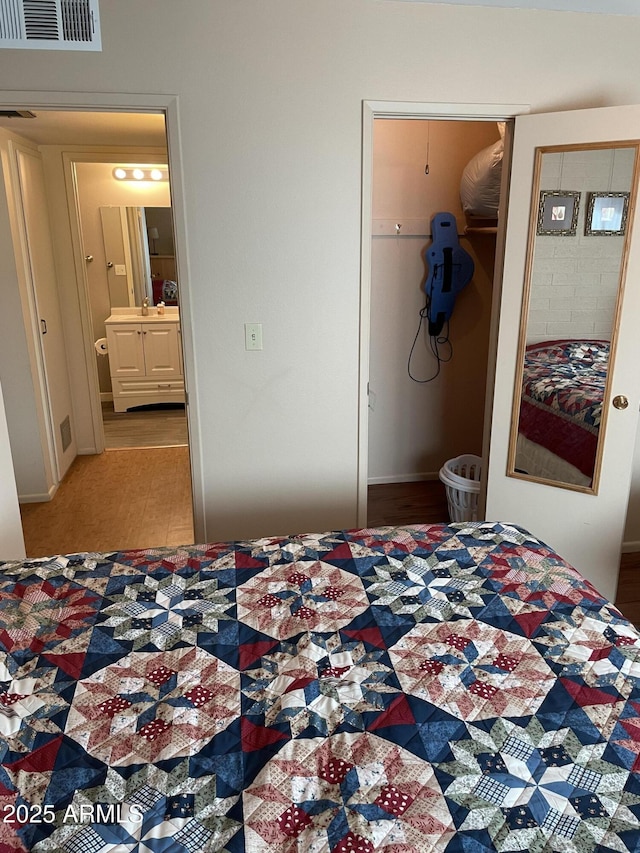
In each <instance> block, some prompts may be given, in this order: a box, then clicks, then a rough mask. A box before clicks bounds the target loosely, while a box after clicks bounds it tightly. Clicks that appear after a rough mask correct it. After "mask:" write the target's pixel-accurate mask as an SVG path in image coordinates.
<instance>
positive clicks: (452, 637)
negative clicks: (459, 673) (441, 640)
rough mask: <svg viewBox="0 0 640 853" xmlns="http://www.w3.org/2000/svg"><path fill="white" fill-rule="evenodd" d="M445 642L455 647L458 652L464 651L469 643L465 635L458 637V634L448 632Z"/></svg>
mask: <svg viewBox="0 0 640 853" xmlns="http://www.w3.org/2000/svg"><path fill="white" fill-rule="evenodd" d="M445 642H446V643H447V644H448V645H449V646H453V648H454V649H457V650H458V651H459V652H462V651H464V649H466V647H467V646H468V645H469V640H467V638H466V637H460V636H459V635H458V634H449V636H448V637H447V639H446V640H445Z"/></svg>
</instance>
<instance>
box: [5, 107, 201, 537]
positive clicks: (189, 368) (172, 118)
mask: <svg viewBox="0 0 640 853" xmlns="http://www.w3.org/2000/svg"><path fill="white" fill-rule="evenodd" d="M0 102H2V104H4V105H5V106H7V107H15V108H20V109H30V110H34V111H37V110H38V109H46V110H66V111H78V112H81V111H84V112H131V113H145V112H156V113H157V112H161V113H163V114H164V117H165V130H166V136H167V163H168V166H169V171H170V174H171V207H172V214H173V223H174V231H175V235H174V236H175V253H176V270H177V274H178V278H179V280H180V281H181V282H182V284H181V286H180V310H181V329H182V341H183V355H184V371H185V390H186V400H187V407H188V415H189V417H188V429H189V451H190V452H189V456H190V467H191V486H192V503H193V520H194V533H195V539H196V541H204V539H205V538H206V537H205V522H204V478H203V474H202V445H201V440H200V417H199V409H198V398H197V394H196V382H195V375H196V374H195V358H194V346H193V323H192V299H191V293H190V287H189V250H188V239H187V229H186V214H185V191H184V182H183V174H182V153H181V146H180V117H179V103H178V96H177V95H173V94H165V95H158V94H124V93H101V92H44V91H3V92H2V94H1V95H0ZM74 252H75V248H74ZM82 281H86V279H85V277H84V276H83V278H82ZM79 286H80V284H79ZM87 298H88V297H87ZM84 301H85V300H83V299H81V300H80V302H81V303H83V302H84ZM80 311H81V316H82V314H83V312H85V311H86V305H84V304H82V305H81V308H80ZM82 324H83V337H85V336H86V329H87V318H86V316H85V317H84V319H83V321H82ZM89 326H90V324H89ZM90 337H92V335H91V336H90ZM84 344H85V348H86V341H85V342H84ZM91 345H93V342H92V341H91ZM88 373H90V371H88ZM96 379H97V377H96ZM87 382H88V388H89V389H90V388H91V380H90V377H89V375H88V376H87ZM89 396H90V398H91V392H90V390H89ZM94 407H95V406H94ZM94 417H95V413H94V412H93V410H92V418H94ZM101 423H102V422H101V420H100V426H99V429H100V430H102V425H101Z"/></svg>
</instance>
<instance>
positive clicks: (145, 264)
mask: <svg viewBox="0 0 640 853" xmlns="http://www.w3.org/2000/svg"><path fill="white" fill-rule="evenodd" d="M100 217H101V222H102V236H103V240H104V247H105V255H106V259H107V279H108V284H109V302H110V306H111V308H124V307H127V306H130V305H140V304H141V303H142V300H143V299H144V297H145V296H148V297H149V300H150V301H151V302H152V303H153V304H157V302H158V301H159V300H160V299H162V300H163V301H164V302H165V304H167V305H177V276H176V263H175V253H174V242H173V218H172V215H171V208H170V207H134V206H131V207H127V206H120V207H119V206H117V205H116V206H109V207H101V208H100Z"/></svg>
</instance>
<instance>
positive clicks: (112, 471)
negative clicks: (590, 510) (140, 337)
mask: <svg viewBox="0 0 640 853" xmlns="http://www.w3.org/2000/svg"><path fill="white" fill-rule="evenodd" d="M33 112H34V113H35V114H36V121H35V122H34V123H33V124H31V125H29V126H26V127H25V128H23V127H18V126H17V124H16V122H12V124H11V125H10V127H9V128H8V130H9V132H10V134H11V135H12V136H13V135H15V137H19V138H23V139H24V145H25V146H27V147H29V146H31V147H33V148H34V149H35V150H36V151H37V152H38V153H39V154H40V156H41V157H42V159H43V161H44V164H45V171H47V167H51V163H52V161H55V159H56V156H57V157H58V158H60V155H61V153H62V152H63V151H64V150H65V149H68V150H69V151H73V157H74V158H76V159H82V155H81V154H79V153H78V152H82V151H87V150H91V149H92V150H93V151H94V152H95V151H102V152H107V151H108V152H109V153H110V154H111V160H112V161H117V162H118V163H121V162H124V161H126V162H131V163H138V162H140V158H141V156H142V153H143V152H144V154H145V156H144V157H143V160H144V162H145V163H146V162H147V161H148V162H151V163H156V162H163V163H165V164H166V163H167V160H168V151H167V137H166V128H165V112H164V111H160V110H155V111H154V113H153V116H152V118H153V119H160V125H159V126H160V130H161V132H160V135H158V132H157V131H158V123H157V122H156V123H155V126H154V127H153V128H152V127H150V125H149V123H148V119H149V118H150V116H151V113H142V112H141V113H133V112H129V113H126V115H125V114H121V113H115V112H105V111H100V112H96V113H89V112H86V111H82V112H78V113H75V112H73V111H72V110H70V111H64V110H57V109H50V110H49V109H42V110H40V109H38V108H37V107H33ZM40 115H42V116H46V119H50V121H47V120H45V121H43V122H40V123H39V124H38V123H37V117H38V116H40ZM76 119H77V121H76ZM121 119H123V120H124V124H123V123H122V121H120V120H121ZM4 127H6V125H4ZM116 128H118V130H119V134H118V130H116ZM123 128H124V129H123ZM23 134H24V136H23V137H22V135H23ZM61 134H63V135H61ZM148 152H151V154H150V155H149V156H147V155H148ZM48 156H49V158H50V159H49V160H48V161H47V158H48ZM154 157H155V159H154ZM88 159H91V158H88ZM94 159H95V158H94ZM97 159H98V160H99V159H100V157H98V158H97ZM102 159H103V160H104V159H105V157H102ZM110 171H111V170H110ZM75 177H76V176H74V177H73V180H75ZM109 179H110V181H113V176H112V175H109ZM72 182H73V181H72ZM46 183H47V188H48V191H49V192H52V193H53V194H54V197H53V198H50V199H49V200H48V205H47V206H48V208H49V211H50V217H51V220H52V226H51V234H52V240H53V242H54V250H55V253H56V266H59V264H58V262H59V259H60V257H62V258H63V261H62V262H61V263H60V266H62V267H63V268H64V270H65V273H66V274H65V275H64V277H63V281H64V282H65V284H64V287H65V288H66V292H63V290H64V288H63V290H61V292H60V305H61V311H62V313H63V314H65V321H66V322H65V328H64V336H65V339H66V343H67V349H68V353H67V362H68V364H69V376H68V377H67V379H68V381H69V383H70V385H71V386H72V389H73V391H72V393H74V414H75V421H72V428H73V430H74V437H76V438H77V444H78V452H79V454H80V455H79V456H78V457H77V458H76V460H75V461H74V462H73V463H72V465H71V467H70V469H69V471H68V473H67V474H66V476H65V477H63V478H62V480H61V482H59V483H55V486H54V488H53V489H52V490H51V493H52V496H53V499H52V500H50V501H47V500H46V499H45V500H42V499H41V500H40V501H38V500H37V499H38V496H37V495H36V496H35V500H34V496H33V495H27V502H24V503H22V509H23V528H24V530H25V539H27V555H28V556H36V555H37V554H36V552H35V551H34V550H33V549H32V548H30V547H29V541H28V540H29V536H27V535H26V534H27V527H28V526H29V527H30V529H31V531H33V530H36V531H42V530H46V529H47V528H48V529H49V530H50V531H53V532H54V533H55V532H56V530H57V531H58V532H59V533H60V544H56V543H55V542H54V543H53V544H48V545H47V547H46V549H45V550H44V551H43V550H42V549H41V548H38V546H37V545H36V546H34V547H36V550H37V551H38V552H39V554H42V553H69V552H73V551H77V550H82V551H87V550H88V551H92V550H111V549H120V548H123V547H154V546H160V545H163V544H167V545H172V544H180V543H184V544H188V543H189V542H192V541H194V508H193V497H192V494H193V487H192V471H191V458H190V448H189V446H188V439H187V441H186V442H184V441H182V440H180V441H175V442H174V441H171V442H167V443H171V444H179V445H182V446H180V447H167V448H154V449H153V450H146V449H145V450H144V451H138V450H127V451H117V452H114V453H111V452H109V453H101V451H102V450H103V448H104V434H103V424H102V414H101V408H102V402H103V400H102V399H101V396H104V391H103V390H102V389H101V388H100V384H99V380H98V368H97V361H98V358H99V356H98V354H97V353H96V350H95V349H94V342H95V341H96V340H98V339H99V338H101V337H103V336H104V328H105V327H104V320H105V319H106V318H107V316H108V315H109V314H110V313H111V311H112V306H111V305H110V304H108V296H107V297H106V302H107V304H106V305H102V306H101V307H99V308H98V309H97V310H96V309H95V306H94V302H95V301H96V300H95V298H94V296H95V292H96V288H95V287H94V288H92V289H91V290H90V289H89V285H88V276H87V274H86V270H87V268H88V267H89V266H90V264H91V263H92V262H93V261H92V260H91V258H93V260H95V259H96V256H99V257H100V258H101V260H102V264H103V273H104V272H105V266H106V265H104V250H102V252H97V251H95V249H94V250H93V251H92V249H91V248H88V249H85V247H84V238H85V237H86V229H85V228H84V223H81V216H80V211H79V209H76V210H73V209H72V207H73V205H72V204H70V203H69V204H68V210H69V214H68V217H66V219H67V221H68V220H74V218H75V219H76V220H77V222H76V225H77V227H76V232H77V233H75V234H74V233H73V232H74V229H73V223H72V228H71V233H70V234H69V235H68V236H67V239H66V240H62V241H60V227H59V222H57V221H56V219H57V218H58V215H59V213H60V209H61V208H60V205H61V197H62V196H65V195H66V202H71V198H72V194H71V193H69V192H68V181H67V187H66V189H67V191H66V192H65V178H64V176H63V169H62V168H60V166H58V168H57V169H56V168H55V166H54V168H53V169H50V168H49V171H47V182H46ZM106 186H107V185H106V184H103V186H102V188H98V189H97V190H96V198H98V197H99V198H100V200H102V201H103V202H105V200H106V203H107V204H109V203H111V199H110V198H109V193H108V192H107V195H105V191H106V190H105V188H106ZM136 189H137V191H138V193H139V191H140V189H141V187H140V186H138V187H137V188H136ZM167 197H168V198H169V197H171V196H170V194H169V192H168V190H167ZM52 210H53V211H55V212H54V213H53V214H52V215H51V211H52ZM94 213H95V217H98V218H99V211H98V209H97V207H96V210H95V211H94ZM79 234H81V235H82V239H80V238H79V236H78V235H79ZM100 239H102V238H100ZM62 243H64V245H62ZM176 243H177V244H178V246H177V248H179V243H180V238H179V237H178V239H176ZM95 247H97V248H99V244H98V243H95ZM29 254H30V247H29V244H28V239H27V240H26V241H25V256H24V258H21V257H19V253H18V252H17V251H16V263H17V264H20V263H22V264H26V265H27V266H28V262H27V261H25V259H26V258H28V256H29ZM74 267H75V271H76V275H75V276H73V275H72V274H71V275H70V274H69V273H70V271H71V270H72V269H73V268H74ZM71 281H73V283H72V284H69V282H71ZM32 287H33V293H34V294H35V295H36V297H37V283H34V284H33V285H32ZM185 289H186V288H185ZM104 290H105V293H106V292H108V288H105V289H104ZM74 300H75V301H76V302H77V304H78V305H80V312H79V314H78V316H76V317H75V318H71V321H70V318H69V315H68V312H65V305H67V306H68V305H69V303H70V302H73V301H74ZM97 301H98V303H100V301H101V300H100V298H99V299H98V300H97ZM102 301H103V302H104V301H105V300H104V299H103V300H102ZM34 307H35V313H36V314H37V299H36V301H35V303H34ZM176 310H179V309H176ZM98 314H100V316H97V315H98ZM102 314H104V316H102ZM74 320H75V325H74ZM181 325H184V323H183V320H182V318H181ZM25 331H26V333H27V335H29V334H30V333H32V331H33V329H31V328H29V327H28V324H27V323H25ZM80 339H81V340H80ZM73 341H75V343H73ZM34 344H35V345H36V348H37V345H38V340H37V337H35V338H34ZM73 347H75V351H74V352H70V351H69V350H70V349H73ZM81 351H83V359H82V360H83V362H84V368H81V365H80V364H79V363H78V359H77V356H78V353H79V352H81ZM180 360H181V363H184V362H183V353H182V349H181V350H180ZM83 372H84V374H85V380H88V381H86V383H85V387H82V382H80V383H78V382H77V380H78V375H79V374H82V373H83ZM31 374H32V376H37V375H38V374H37V370H35V369H34V368H33V366H32V367H31ZM35 384H36V383H35V382H34V385H35ZM78 385H80V387H78ZM35 390H36V396H37V397H38V398H39V399H40V400H41V401H43V404H44V407H45V408H46V405H47V397H48V389H47V386H46V384H40V385H38V386H37V387H36V389H35ZM5 403H6V405H7V416H8V420H10V418H11V401H10V400H7V399H6V395H5ZM183 418H184V414H183ZM185 425H186V419H185ZM16 428H17V429H18V430H19V419H18V418H17V417H14V430H15V429H16ZM189 432H190V430H189V431H188V430H186V429H184V430H182V434H183V435H185V436H188V435H189ZM136 443H137V442H136ZM163 443H164V442H163ZM141 444H143V446H146V447H148V443H147V442H146V441H143V442H141ZM96 452H97V453H98V454H99V455H98V456H91V455H90V454H92V453H96ZM127 454H128V455H127ZM161 457H162V458H161ZM169 457H171V458H169ZM97 460H99V464H93V463H94V462H96V461H97ZM15 461H16V460H15V457H14V465H15ZM89 463H91V464H92V467H91V471H90V473H89V474H87V470H88V467H89ZM136 471H137V472H138V473H137V474H136V473H135V472H136ZM136 483H137V484H138V485H136ZM149 489H151V492H152V493H151V494H150V493H149ZM177 501H179V502H180V504H181V506H180V507H179V508H177V507H176V502H177ZM123 508H124V509H125V512H126V513H127V514H128V517H130V518H131V523H130V524H127V523H125V521H126V519H123V518H121V517H119V516H117V513H118V512H121V511H122V510H123ZM84 510H86V513H87V518H86V519H81V518H80V517H79V511H84ZM110 512H111V514H109V513H110ZM105 513H106V514H105ZM27 517H28V518H29V519H30V520H29V521H27V520H26V519H27ZM158 518H161V519H162V522H161V525H160V527H159V526H158V523H157V519H158ZM185 519H186V522H185ZM161 527H162V529H161ZM80 528H83V531H84V532H83V534H82V535H83V537H84V538H83V539H82V541H81V542H78V543H77V544H76V541H75V540H74V538H73V534H74V530H76V529H80ZM109 529H110V530H112V535H113V541H111V542H108V543H107V542H106V541H105V539H104V535H103V534H104V533H105V531H108V530H109ZM165 532H166V535H167V536H169V538H171V536H173V537H174V538H175V536H177V537H178V539H176V540H175V541H173V540H171V541H169V540H167V539H165V538H163V537H164V534H165ZM178 540H179V541H178ZM48 542H49V543H51V542H52V540H51V539H50V538H49V539H48ZM70 543H72V544H70Z"/></svg>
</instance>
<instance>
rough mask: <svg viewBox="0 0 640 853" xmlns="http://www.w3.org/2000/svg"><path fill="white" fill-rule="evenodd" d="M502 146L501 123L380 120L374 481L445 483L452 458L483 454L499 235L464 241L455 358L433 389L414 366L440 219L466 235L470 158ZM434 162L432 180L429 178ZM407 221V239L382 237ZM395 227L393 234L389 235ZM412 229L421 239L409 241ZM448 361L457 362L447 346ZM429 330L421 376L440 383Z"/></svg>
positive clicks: (419, 357) (418, 364)
mask: <svg viewBox="0 0 640 853" xmlns="http://www.w3.org/2000/svg"><path fill="white" fill-rule="evenodd" d="M498 138H499V134H498V128H497V125H496V123H495V122H478V121H476V122H471V121H466V122H462V121H457V122H452V121H415V120H410V119H405V120H393V121H390V120H387V119H382V120H376V121H375V124H374V149H373V157H374V162H373V202H372V212H373V220H374V221H373V236H372V238H371V239H372V275H371V346H370V359H371V361H370V370H369V385H370V390H371V395H370V411H369V482H370V483H382V482H402V481H407V480H417V479H426V478H430V477H436V476H437V474H438V471H439V469H440V467H441V466H442V464H443V463H444V462H445V460H447V459H450V458H451V457H452V456H457V455H458V454H460V453H478V454H479V453H481V451H482V431H483V418H484V388H485V384H486V363H487V348H488V338H489V323H490V315H491V297H492V287H493V261H494V254H495V245H496V242H495V241H496V238H495V235H483V234H473V235H469V236H468V237H464V236H461V237H460V247H461V248H462V249H464V250H465V251H467V252H468V253H469V254H470V256H471V257H472V259H473V260H474V264H475V270H474V275H473V278H472V280H471V281H470V282H469V284H468V285H467V286H466V288H465V289H464V290H463V291H462V292H461V293H460V294H459V295H458V297H457V299H456V304H455V309H454V313H453V316H452V318H451V322H450V324H449V338H450V340H451V343H452V345H453V353H454V354H453V358H452V359H451V361H449V362H447V363H443V364H442V365H441V369H440V372H439V374H438V375H437V376H436V377H435V378H434V379H433V381H432V382H425V383H417V382H414V381H413V380H412V379H411V378H410V377H409V374H408V365H407V362H408V358H409V352H410V350H411V345H412V343H413V340H414V338H415V334H416V331H417V328H418V323H419V312H420V310H421V309H422V308H423V307H424V304H425V293H424V284H425V278H426V277H427V276H428V275H429V274H430V270H426V266H425V261H424V253H425V249H426V248H427V247H428V246H430V245H431V242H432V241H431V238H430V237H428V236H427V235H428V234H429V232H430V225H431V219H432V217H433V216H434V215H435V214H436V213H439V212H443V211H447V212H450V213H452V214H453V215H454V216H455V217H456V219H457V221H458V231H459V233H460V234H461V235H462V234H463V232H464V228H465V219H464V215H463V213H462V207H461V203H460V178H461V175H462V172H463V170H464V168H465V166H466V165H467V163H468V162H469V160H470V159H471V158H472V157H473V156H474V155H475V154H476V153H477V152H478V151H480V150H481V149H483V148H485V147H486V146H487V145H489V144H491V143H493V142H495V141H496V140H497V139H498ZM427 151H428V160H429V174H428V175H426V174H425V165H426V161H427ZM393 223H400V224H401V226H402V227H401V230H400V235H399V236H388V235H385V236H382V235H380V233H379V232H380V230H384V231H385V232H388V230H389V227H390V228H391V230H393V227H394V226H393ZM387 226H389V227H387ZM408 226H415V227H413V228H411V230H416V228H418V229H419V231H420V232H421V233H419V234H418V235H416V236H413V235H408V234H407V235H404V234H403V231H406V230H408ZM441 352H442V356H443V357H444V358H447V357H448V356H449V349H448V347H447V346H446V345H444V346H442V347H441ZM436 370H437V362H436V360H435V359H434V358H433V356H432V354H431V350H430V346H429V339H428V337H427V335H426V326H425V324H424V323H423V325H422V329H421V334H420V335H419V337H418V340H417V342H416V346H415V348H414V351H413V354H412V358H411V375H412V376H415V377H416V378H417V379H420V380H424V379H426V378H428V377H430V376H434V374H435V373H436Z"/></svg>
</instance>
